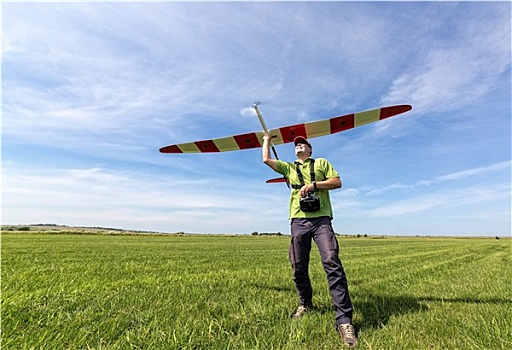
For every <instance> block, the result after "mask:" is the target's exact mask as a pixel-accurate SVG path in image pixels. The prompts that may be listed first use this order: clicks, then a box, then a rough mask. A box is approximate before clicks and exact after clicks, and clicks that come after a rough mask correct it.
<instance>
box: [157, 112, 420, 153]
mask: <svg viewBox="0 0 512 350" xmlns="http://www.w3.org/2000/svg"><path fill="white" fill-rule="evenodd" d="M411 109H412V106H410V105H396V106H389V107H383V108H377V109H372V110H369V111H365V112H359V113H353V114H347V115H343V116H338V117H334V118H330V119H324V120H318V121H313V122H309V123H302V124H296V125H291V126H285V127H281V128H277V129H272V130H269V132H270V134H272V135H273V136H274V138H273V139H272V142H273V143H274V144H275V145H280V144H284V143H289V142H293V139H294V138H295V137H297V136H304V137H306V138H308V139H311V138H314V137H319V136H325V135H330V134H335V133H338V132H341V131H345V130H348V129H352V128H356V127H358V126H361V125H365V124H369V123H373V122H376V121H379V120H382V119H386V118H390V117H393V116H395V115H398V114H401V113H405V112H407V111H410V110H411ZM262 139H263V132H262V131H256V132H250V133H247V134H240V135H234V136H227V137H221V138H218V139H213V140H203V141H195V142H188V143H180V144H176V145H170V146H165V147H162V148H160V152H162V153H211V152H228V151H236V150H243V149H249V148H257V147H261V146H262Z"/></svg>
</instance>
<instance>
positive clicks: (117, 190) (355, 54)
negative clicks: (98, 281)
mask: <svg viewBox="0 0 512 350" xmlns="http://www.w3.org/2000/svg"><path fill="white" fill-rule="evenodd" d="M0 6H2V224H4V225H14V224H22V225H23V224H38V223H51V224H60V225H69V226H100V227H109V228H118V229H127V230H144V231H157V232H168V233H172V232H186V233H205V234H206V233H212V234H213V233H215V234H250V233H252V232H255V231H256V232H260V233H263V232H281V233H283V234H289V220H288V201H289V190H288V189H287V188H286V186H285V185H284V184H265V180H266V179H269V178H273V177H276V176H278V174H276V173H274V172H273V171H272V170H271V169H270V168H268V167H267V166H265V165H264V164H263V163H262V161H261V149H251V150H244V151H234V152H225V153H209V154H178V155H172V154H162V153H159V148H160V147H163V146H166V145H170V144H176V143H183V142H191V141H196V140H204V139H211V138H217V137H224V136H229V135H234V134H241V133H247V132H252V131H260V130H261V125H260V124H259V121H258V119H257V117H255V116H254V115H252V114H251V113H247V108H250V107H251V105H252V104H253V103H254V102H256V101H261V103H262V104H261V105H260V110H261V112H262V114H263V117H264V119H265V122H266V124H267V126H268V127H269V128H276V127H281V126H286V125H292V124H297V123H301V122H308V121H315V120H321V119H326V118H331V117H335V116H339V115H345V114H350V113H354V112H360V111H365V110H369V109H374V108H379V107H384V106H389V105H394V104H410V105H412V106H413V110H412V111H410V112H407V113H404V114H403V115H400V116H396V117H393V118H390V119H386V120H383V121H379V122H377V123H373V124H368V125H365V126H361V127H358V128H355V129H351V130H347V131H344V132H341V133H338V134H335V135H329V136H323V137H319V138H314V139H311V140H310V142H311V143H312V145H313V149H314V153H313V156H314V157H323V158H327V159H328V160H329V161H330V162H331V164H332V165H333V166H334V167H335V169H336V170H337V171H338V172H339V174H340V176H341V179H342V182H343V187H342V188H341V189H338V190H333V191H331V200H332V203H333V210H334V220H333V227H334V229H335V231H336V232H337V233H340V234H350V235H354V234H368V235H420V236H423V235H430V236H509V235H510V232H511V3H510V2H172V3H170V2H152V3H125V2H109V3H103V2H76V3H70V2H66V3H44V2H41V3H37V2H36V3H35V2H31V3H27V2H10V1H4V2H3V3H2V4H1V5H0ZM276 150H277V153H278V155H279V157H280V158H281V159H283V160H286V161H293V160H295V154H294V149H293V145H290V144H285V145H279V146H276Z"/></svg>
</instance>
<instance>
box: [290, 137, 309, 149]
mask: <svg viewBox="0 0 512 350" xmlns="http://www.w3.org/2000/svg"><path fill="white" fill-rule="evenodd" d="M298 143H304V144H306V145H308V146H309V148H313V147H312V146H311V144H310V143H309V142H308V140H306V138H305V137H304V136H297V137H296V138H294V139H293V144H294V145H295V146H297V144H298Z"/></svg>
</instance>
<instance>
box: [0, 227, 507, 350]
mask: <svg viewBox="0 0 512 350" xmlns="http://www.w3.org/2000/svg"><path fill="white" fill-rule="evenodd" d="M288 239H289V238H288V237H286V236H283V237H272V236H266V237H261V236H236V237H232V236H231V237H227V236H208V235H197V236H196V235H179V236H176V235H76V234H75V235H71V234H33V233H24V234H16V233H9V234H3V235H2V257H1V258H2V272H1V277H2V315H1V316H2V319H1V321H2V324H1V326H2V349H15V350H18V349H80V348H81V349H219V350H220V349H222V350H226V349H266V350H267V349H289V350H292V349H293V350H297V349H308V350H317V349H341V348H342V345H341V341H340V338H339V336H338V335H337V333H336V332H335V331H334V327H333V321H334V311H333V309H332V306H331V297H330V295H329V292H328V289H327V282H326V278H325V275H324V272H323V270H322V267H321V264H320V260H319V256H318V252H317V251H316V249H314V250H313V252H312V262H311V271H310V272H311V277H312V282H313V288H314V290H315V297H314V302H315V303H316V306H317V307H318V309H317V310H316V311H315V312H312V313H310V314H307V315H306V316H305V317H304V318H302V319H301V320H298V321H293V320H291V319H290V318H289V316H290V313H291V312H292V311H293V309H294V308H295V307H296V306H297V304H296V303H297V298H296V293H295V289H294V287H293V285H292V281H291V270H290V266H289V263H288V260H287V249H288ZM339 241H340V245H341V258H342V261H343V263H344V266H345V270H346V273H347V276H348V279H349V287H350V292H351V296H352V301H353V303H354V307H355V315H354V323H355V326H356V328H357V329H358V331H359V348H360V349H379V350H381V349H511V348H512V287H511V286H512V261H511V260H512V258H511V255H512V241H511V240H510V239H499V240H498V239H494V238H492V239H454V238H417V237H416V238H382V239H375V238H371V237H369V238H363V237H362V238H347V237H340V238H339Z"/></svg>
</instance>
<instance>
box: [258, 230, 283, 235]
mask: <svg viewBox="0 0 512 350" xmlns="http://www.w3.org/2000/svg"><path fill="white" fill-rule="evenodd" d="M282 235H283V234H282V233H281V232H258V231H254V232H253V233H251V236H282Z"/></svg>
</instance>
